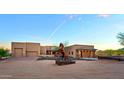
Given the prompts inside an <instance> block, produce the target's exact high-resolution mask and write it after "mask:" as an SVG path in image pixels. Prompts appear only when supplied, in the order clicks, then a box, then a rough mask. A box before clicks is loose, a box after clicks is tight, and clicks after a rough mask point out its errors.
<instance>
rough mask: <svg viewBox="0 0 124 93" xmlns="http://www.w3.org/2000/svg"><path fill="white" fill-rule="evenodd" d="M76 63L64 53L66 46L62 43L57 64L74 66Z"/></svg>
mask: <svg viewBox="0 0 124 93" xmlns="http://www.w3.org/2000/svg"><path fill="white" fill-rule="evenodd" d="M73 63H75V61H73V59H72V58H70V57H69V56H67V55H66V53H65V51H64V45H63V43H60V45H59V50H58V56H57V59H56V64H57V65H65V64H73Z"/></svg>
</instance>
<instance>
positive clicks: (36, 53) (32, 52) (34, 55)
mask: <svg viewBox="0 0 124 93" xmlns="http://www.w3.org/2000/svg"><path fill="white" fill-rule="evenodd" d="M27 56H29V57H30V56H31V57H36V56H38V52H37V51H28V52H27Z"/></svg>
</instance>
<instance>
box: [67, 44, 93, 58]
mask: <svg viewBox="0 0 124 93" xmlns="http://www.w3.org/2000/svg"><path fill="white" fill-rule="evenodd" d="M76 49H94V46H93V45H72V46H68V47H67V48H66V49H65V51H66V54H67V55H69V56H72V57H76ZM69 52H70V54H69ZM72 52H73V55H72Z"/></svg>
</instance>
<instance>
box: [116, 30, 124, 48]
mask: <svg viewBox="0 0 124 93" xmlns="http://www.w3.org/2000/svg"><path fill="white" fill-rule="evenodd" d="M117 38H118V39H119V42H120V45H122V46H124V33H122V32H120V33H118V35H117Z"/></svg>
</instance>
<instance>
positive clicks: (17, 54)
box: [14, 48, 23, 57]
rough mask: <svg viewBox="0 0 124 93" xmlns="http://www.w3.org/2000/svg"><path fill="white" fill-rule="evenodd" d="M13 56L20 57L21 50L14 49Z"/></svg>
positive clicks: (21, 54)
mask: <svg viewBox="0 0 124 93" xmlns="http://www.w3.org/2000/svg"><path fill="white" fill-rule="evenodd" d="M14 56H15V57H22V56H23V49H22V48H15V49H14Z"/></svg>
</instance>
